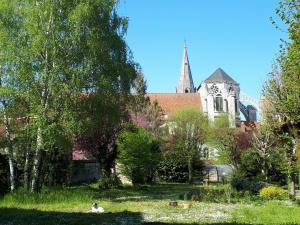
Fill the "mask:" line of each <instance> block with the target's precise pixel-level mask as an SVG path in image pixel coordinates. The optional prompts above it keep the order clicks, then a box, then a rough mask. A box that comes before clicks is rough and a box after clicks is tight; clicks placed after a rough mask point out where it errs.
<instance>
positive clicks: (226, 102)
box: [224, 99, 228, 112]
mask: <svg viewBox="0 0 300 225" xmlns="http://www.w3.org/2000/svg"><path fill="white" fill-rule="evenodd" d="M224 102H225V112H228V101H227V99H225V100H224Z"/></svg>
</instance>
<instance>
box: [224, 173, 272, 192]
mask: <svg viewBox="0 0 300 225" xmlns="http://www.w3.org/2000/svg"><path fill="white" fill-rule="evenodd" d="M230 184H231V187H232V188H234V189H235V190H237V191H249V192H250V193H251V194H254V195H256V194H258V193H259V191H260V190H261V189H262V188H263V187H265V186H266V185H267V183H266V182H263V181H254V180H249V178H246V177H244V176H243V174H241V173H238V172H236V173H234V174H233V176H232V177H231V180H230Z"/></svg>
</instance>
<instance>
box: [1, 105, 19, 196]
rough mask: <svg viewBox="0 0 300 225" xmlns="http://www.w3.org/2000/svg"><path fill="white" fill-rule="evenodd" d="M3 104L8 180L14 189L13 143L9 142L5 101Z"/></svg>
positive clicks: (9, 135)
mask: <svg viewBox="0 0 300 225" xmlns="http://www.w3.org/2000/svg"><path fill="white" fill-rule="evenodd" d="M3 106H4V118H3V119H4V126H5V138H6V139H7V153H8V164H9V180H10V190H11V191H14V190H15V189H16V184H15V169H14V153H13V145H12V142H11V132H10V128H9V121H8V117H7V113H6V107H7V106H6V103H3Z"/></svg>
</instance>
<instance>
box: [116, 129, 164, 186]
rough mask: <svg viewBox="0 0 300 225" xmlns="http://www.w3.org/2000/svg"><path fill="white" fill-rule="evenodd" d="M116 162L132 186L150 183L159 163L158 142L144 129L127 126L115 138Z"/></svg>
mask: <svg viewBox="0 0 300 225" xmlns="http://www.w3.org/2000/svg"><path fill="white" fill-rule="evenodd" d="M117 146H118V151H119V156H118V159H117V162H118V163H119V164H120V169H121V172H122V174H123V175H125V176H126V177H127V178H129V179H131V181H132V183H133V184H143V183H145V182H152V181H153V180H154V174H155V172H156V170H157V166H158V163H159V161H160V157H161V152H160V146H159V142H158V140H157V139H156V138H155V137H154V136H153V135H151V134H150V133H149V132H147V131H146V130H145V129H144V128H142V127H138V126H136V125H133V124H129V125H128V127H127V128H126V129H124V130H123V131H122V132H121V134H120V135H119V137H118V138H117Z"/></svg>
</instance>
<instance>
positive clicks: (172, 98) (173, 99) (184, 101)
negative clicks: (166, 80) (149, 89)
mask: <svg viewBox="0 0 300 225" xmlns="http://www.w3.org/2000/svg"><path fill="white" fill-rule="evenodd" d="M147 95H148V96H149V98H150V100H151V102H153V101H155V100H156V101H157V102H158V104H159V105H160V106H161V107H162V109H163V111H164V113H165V114H166V115H168V116H171V115H173V114H174V113H176V112H179V111H180V110H182V109H183V108H194V109H197V110H199V111H200V110H201V98H200V94H199V93H184V94H182V93H150V94H147Z"/></svg>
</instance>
